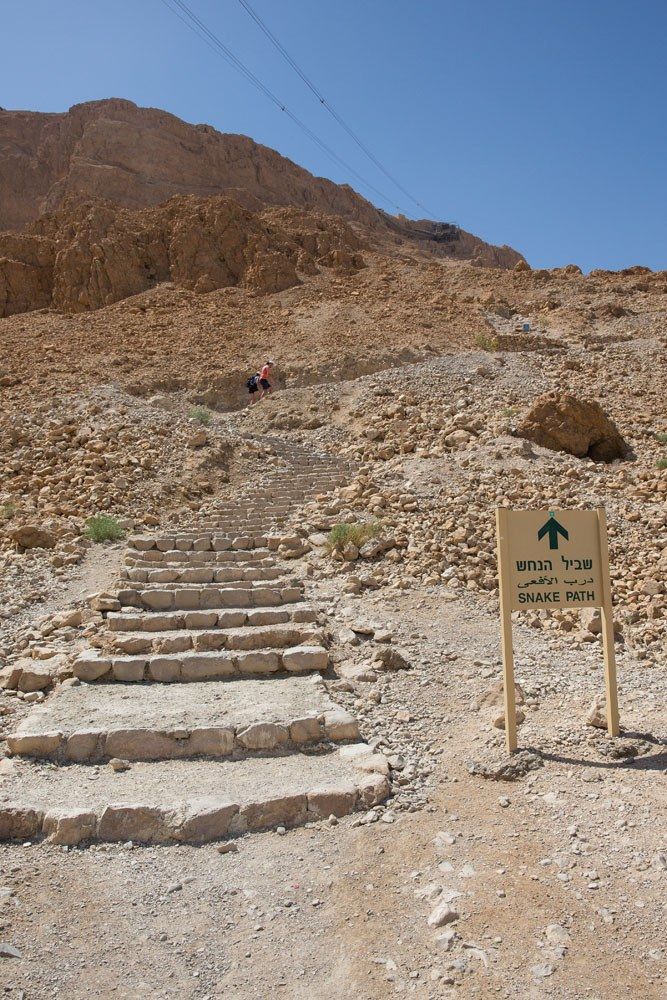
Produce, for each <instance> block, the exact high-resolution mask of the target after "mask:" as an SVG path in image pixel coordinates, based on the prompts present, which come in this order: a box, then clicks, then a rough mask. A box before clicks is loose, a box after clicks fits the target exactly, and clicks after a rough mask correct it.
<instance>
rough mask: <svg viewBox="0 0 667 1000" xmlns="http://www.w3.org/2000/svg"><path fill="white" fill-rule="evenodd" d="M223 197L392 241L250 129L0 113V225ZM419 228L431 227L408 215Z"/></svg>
mask: <svg viewBox="0 0 667 1000" xmlns="http://www.w3.org/2000/svg"><path fill="white" fill-rule="evenodd" d="M188 194H192V195H195V196H197V197H198V198H210V197H214V196H218V195H224V196H226V197H228V198H231V199H232V200H233V201H236V202H238V203H239V204H241V205H242V206H243V207H244V208H247V209H249V210H251V211H259V210H261V209H262V208H264V207H266V206H271V205H273V206H286V205H289V206H293V207H296V208H300V209H304V210H307V211H316V212H326V213H327V214H330V215H336V216H339V217H341V218H343V219H346V220H347V221H348V222H353V223H355V224H357V225H359V226H361V227H363V228H364V229H365V230H368V231H373V232H375V233H376V234H377V235H378V237H379V238H385V239H391V241H392V242H396V240H397V237H396V235H395V230H396V225H397V220H393V225H390V223H391V220H392V217H389V216H385V215H383V213H381V212H379V211H378V210H377V209H376V208H375V207H374V206H373V205H372V204H371V203H370V202H369V201H366V199H365V198H362V197H361V195H359V194H357V192H356V191H354V190H353V189H352V188H351V187H350V186H349V185H347V184H334V183H333V181H330V180H327V179H326V178H324V177H314V176H313V175H312V174H310V173H309V172H308V171H307V170H304V169H303V167H299V166H298V165H297V164H296V163H293V162H292V161H291V160H288V159H286V158H285V157H284V156H281V155H280V154H279V153H277V152H276V151H275V150H273V149H269V148H267V147H266V146H261V145H259V144H258V143H256V142H253V140H252V139H249V138H248V137H247V136H244V135H229V134H224V133H221V132H218V131H216V129H214V128H212V127H211V126H210V125H190V124H188V123H187V122H184V121H181V120H180V119H179V118H176V117H175V116H174V115H170V114H168V113H167V112H165V111H160V110H158V109H155V108H139V107H137V106H136V104H133V103H132V102H131V101H125V100H120V99H117V98H112V99H110V100H104V101H90V102H88V103H85V104H76V105H74V107H72V108H70V109H69V111H67V112H65V113H64V114H42V113H38V112H32V111H3V110H1V109H0V231H1V230H3V229H12V230H23V229H25V228H26V227H27V226H29V225H30V224H31V223H33V222H35V221H36V220H37V219H38V218H40V216H42V215H43V214H45V213H52V212H56V211H58V210H59V209H61V208H62V207H63V206H64V205H66V204H68V203H70V204H71V203H72V202H89V201H91V200H100V199H102V200H105V201H109V202H113V203H114V204H116V205H120V206H121V207H123V208H130V209H139V208H148V207H153V206H156V205H160V204H163V203H164V202H166V201H168V200H169V199H170V198H173V197H175V196H177V195H188ZM403 221H404V222H405V223H406V225H403V224H402V223H401V225H400V227H399V230H400V233H401V237H405V239H402V238H398V242H406V241H407V242H410V241H411V239H413V238H415V239H416V237H413V236H411V231H410V227H416V229H417V230H418V231H421V232H422V234H423V231H424V230H428V229H429V228H430V227H431V226H432V223H430V222H424V221H421V222H418V223H410V222H409V220H403ZM418 242H419V246H420V248H421V249H426V250H429V251H431V252H433V253H436V254H437V253H446V254H447V255H449V256H458V257H464V258H466V259H472V260H474V261H475V262H477V263H480V264H483V265H488V266H494V267H513V266H514V264H516V262H517V261H518V260H520V255H519V254H517V253H516V251H514V250H512V249H511V248H510V247H493V246H490V245H489V244H488V243H485V242H484V241H483V240H480V239H477V238H476V237H475V236H471V235H470V234H468V233H462V234H461V240H460V241H459V242H458V243H457V244H455V245H454V246H453V247H449V248H448V249H445V250H443V249H442V248H441V247H440V246H439V245H438V244H437V243H434V242H432V241H430V240H428V238H427V239H426V240H425V241H424V239H423V238H422V239H420V240H419V241H418Z"/></svg>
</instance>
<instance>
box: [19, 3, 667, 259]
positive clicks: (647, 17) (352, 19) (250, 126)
mask: <svg viewBox="0 0 667 1000" xmlns="http://www.w3.org/2000/svg"><path fill="white" fill-rule="evenodd" d="M250 2H251V3H252V6H253V7H254V8H255V9H256V11H257V12H258V13H259V14H260V15H261V17H262V18H263V19H264V20H265V21H266V23H267V24H268V25H269V27H270V28H271V29H272V30H273V31H274V33H275V34H276V35H277V36H278V37H279V38H280V40H281V41H282V42H283V44H284V45H285V47H286V48H287V49H288V51H289V52H290V53H291V54H292V56H293V57H294V58H295V59H296V60H297V62H299V64H300V65H301V66H302V68H303V69H304V71H305V72H306V74H307V75H308V76H309V77H310V78H311V79H312V80H313V81H314V83H315V84H316V85H317V86H318V87H319V88H320V90H321V91H322V92H323V93H324V94H325V96H326V97H327V99H328V100H329V101H330V103H331V104H332V105H333V106H334V107H335V108H336V109H337V110H338V112H339V113H340V114H341V116H342V117H343V118H344V119H345V120H346V121H347V122H348V123H349V124H350V125H351V126H352V127H353V128H354V130H355V131H356V132H357V133H358V134H359V135H360V136H361V137H362V138H363V140H364V142H365V143H366V144H367V145H368V146H369V147H370V148H371V149H372V150H373V152H374V153H375V155H376V156H377V157H378V159H380V160H381V161H382V162H383V164H384V165H385V166H386V167H387V168H388V169H389V171H390V172H391V173H392V174H393V175H394V176H395V177H396V178H398V179H399V180H400V181H401V183H402V185H403V186H404V187H405V188H406V189H408V190H409V191H410V193H411V194H413V195H414V197H415V198H416V199H417V200H418V201H420V202H421V203H422V204H424V205H426V206H427V207H428V208H429V210H430V211H431V212H432V213H433V214H434V215H435V216H436V217H439V218H442V219H444V220H454V221H456V222H458V223H459V224H460V225H461V226H463V227H464V228H465V229H468V230H470V231H471V232H474V233H476V234H477V235H480V236H482V237H484V238H485V239H487V240H490V241H491V242H494V243H509V244H510V245H512V246H515V247H516V248H517V249H519V250H521V251H522V252H523V253H524V254H525V255H526V256H527V258H528V260H529V261H530V262H531V264H533V266H537V267H539V266H543V267H549V266H558V265H562V264H567V263H570V262H574V263H578V264H580V265H581V266H582V267H583V268H584V269H586V270H588V269H590V268H593V267H609V268H619V267H625V266H628V265H631V264H636V263H642V264H647V265H648V266H650V267H653V268H656V269H657V268H667V239H666V227H667V172H666V166H667V59H666V58H665V42H666V39H667V3H665V2H664V0H557V2H555V3H554V2H551V3H547V2H546V0H505V2H501V0H409V2H408V0H337V2H336V3H329V2H327V3H325V2H323V0H250ZM188 3H189V5H190V7H191V8H192V9H193V10H194V11H195V12H196V13H197V14H198V15H199V17H200V18H201V19H202V20H203V21H205V22H206V24H207V25H208V26H209V27H210V28H211V29H212V30H213V31H215V33H216V34H217V35H218V36H219V37H220V38H221V40H222V41H224V42H225V43H226V44H227V45H228V46H229V47H230V48H232V49H233V51H234V52H235V54H236V55H237V56H238V57H239V58H241V59H242V60H243V61H244V62H245V63H246V64H247V65H248V66H249V67H250V68H251V69H252V70H253V71H254V72H255V73H256V75H257V76H259V77H260V78H261V79H262V80H263V81H265V82H266V83H267V85H268V86H269V87H270V88H271V90H273V91H274V93H275V94H277V95H278V96H279V97H280V98H281V100H283V101H284V102H285V104H286V105H287V106H288V107H289V108H290V110H292V111H293V112H294V113H295V114H296V115H297V116H298V117H299V118H301V119H302V120H303V121H305V122H306V123H307V124H308V125H309V127H310V128H311V129H312V130H313V131H315V132H316V133H317V134H318V135H319V136H320V137H321V138H322V139H323V140H324V141H325V142H326V143H327V144H328V145H330V146H331V147H333V148H334V149H335V150H336V152H337V153H338V154H339V155H340V156H341V157H342V158H343V159H344V160H346V161H347V162H348V163H349V164H350V165H352V166H353V167H354V168H355V169H356V170H357V171H358V172H359V173H360V174H362V175H363V176H364V177H365V178H367V179H368V180H369V181H370V182H371V183H372V184H373V185H374V186H375V187H377V188H379V189H381V190H382V191H383V192H386V193H387V194H388V195H390V196H391V199H392V200H394V199H395V200H396V201H397V202H399V203H400V204H402V205H404V206H405V207H406V208H407V209H408V212H409V214H412V215H414V216H418V215H420V214H421V213H420V212H419V210H418V209H417V208H416V206H415V205H414V204H412V202H410V201H409V200H408V199H406V197H405V196H404V195H403V194H402V193H401V192H400V191H398V190H397V189H396V188H394V187H393V185H392V184H391V182H390V181H389V180H388V179H387V178H386V177H384V176H383V175H382V174H381V173H380V172H379V171H378V170H377V169H376V167H375V166H374V165H373V164H372V163H370V162H369V161H368V160H366V158H365V156H364V155H363V153H362V152H361V151H360V150H359V149H358V148H357V147H356V146H355V145H354V143H353V142H352V140H351V139H350V138H349V137H348V136H347V135H346V134H345V132H344V131H342V129H340V127H339V126H338V125H337V124H336V122H335V121H334V120H333V119H332V118H330V117H329V115H328V114H327V113H326V112H325V111H324V110H323V109H322V108H321V107H320V106H319V104H318V102H317V101H316V99H315V98H314V97H313V95H312V94H311V93H310V91H308V89H307V88H306V87H305V86H304V84H303V83H302V82H301V81H300V80H299V78H298V77H297V76H296V75H295V74H294V72H293V70H292V69H290V67H289V66H288V65H287V63H286V62H284V61H283V59H282V57H281V56H280V55H279V54H278V52H276V51H275V49H274V48H273V47H272V46H271V44H270V42H269V41H268V39H266V38H265V37H264V35H262V34H261V32H260V30H259V28H258V27H257V26H256V25H255V24H254V23H253V21H252V20H251V19H250V17H249V16H248V14H247V13H246V11H245V10H244V9H243V8H242V6H241V4H240V3H239V0H188ZM2 35H3V45H2V48H3V54H2V60H1V62H0V105H2V106H3V107H5V108H8V109H16V108H27V109H31V110H39V111H63V110H65V109H67V108H68V107H69V106H70V105H72V104H76V103H79V102H81V101H86V100H94V99H99V98H103V97H111V96H114V97H125V98H128V99H130V100H133V101H135V102H136V103H137V104H141V105H148V106H153V107H160V108H164V109H166V110H168V111H171V112H173V113H174V114H176V115H179V116H180V117H182V118H184V119H186V120H187V121H190V122H207V123H210V124H212V125H214V126H215V127H216V128H218V129H220V130H221V131H225V132H241V133H244V134H246V135H250V136H252V137H253V138H254V139H256V140H257V141H258V142H262V143H265V144H266V145H268V146H272V147H274V148H275V149H277V150H279V151H280V152H281V153H283V154H284V155H286V156H289V157H290V158H291V159H293V160H295V161H297V162H298V163H301V164H302V165H303V166H305V167H307V168H308V169H309V170H311V171H312V172H313V173H316V174H321V175H324V176H327V177H331V178H332V179H333V180H336V181H339V182H343V181H347V182H349V183H351V184H352V185H353V187H355V188H356V189H357V190H359V191H360V192H361V193H362V194H364V195H367V196H369V197H370V199H371V200H372V201H374V202H375V203H376V204H379V205H380V206H381V207H385V208H386V207H388V206H387V204H386V203H383V202H382V201H381V200H380V199H379V198H378V197H377V196H376V195H375V194H374V193H373V192H369V191H368V190H367V189H366V188H364V187H363V185H362V184H361V183H360V182H359V181H358V180H357V178H355V177H354V176H352V175H350V174H349V173H348V172H347V171H346V170H345V169H344V168H342V167H341V166H340V165H338V164H336V163H333V162H331V160H330V159H329V158H328V157H327V156H326V154H325V153H323V152H322V151H321V150H320V149H319V148H318V147H317V146H315V145H314V144H313V143H312V142H311V141H310V139H308V138H307V137H306V136H305V135H304V134H303V133H302V132H301V131H300V130H299V129H298V128H297V126H296V125H294V124H293V123H292V122H290V121H289V119H287V118H286V116H285V115H284V114H282V113H281V112H280V111H279V110H277V109H276V108H275V107H274V105H273V104H271V103H270V102H269V101H268V100H267V99H266V98H265V97H264V96H262V95H261V94H260V93H259V92H258V91H256V90H255V89H254V88H253V87H252V86H251V85H250V84H249V83H247V82H246V81H245V80H243V79H242V77H240V76H239V75H238V74H237V73H236V71H235V70H233V69H232V68H231V67H230V66H229V65H228V64H227V63H226V62H223V60H222V59H221V58H220V57H219V56H217V55H216V54H215V52H213V51H212V50H211V49H210V48H208V47H207V46H206V45H205V44H204V43H203V42H202V41H201V40H200V39H199V38H197V37H196V36H195V35H194V34H192V33H191V32H189V31H188V29H187V28H186V27H185V26H184V25H183V23H182V22H181V21H179V20H178V19H177V18H176V17H175V16H174V15H173V14H172V13H170V12H169V11H168V10H167V9H166V7H165V6H164V4H163V3H162V2H161V0H111V2H106V3H102V2H94V0H60V2H58V3H56V2H55V0H23V2H22V3H6V4H3V11H2Z"/></svg>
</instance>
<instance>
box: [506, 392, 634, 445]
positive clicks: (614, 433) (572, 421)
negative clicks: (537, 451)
mask: <svg viewBox="0 0 667 1000" xmlns="http://www.w3.org/2000/svg"><path fill="white" fill-rule="evenodd" d="M517 433H518V434H519V436H520V437H524V438H527V439H528V440H529V441H533V442H534V443H535V444H537V445H541V447H543V448H551V449H552V450H553V451H566V452H567V453H568V454H570V455H576V457H577V458H585V457H588V458H592V459H594V460H595V461H596V462H613V461H614V459H615V458H625V456H626V455H627V453H628V446H627V444H626V442H625V441H624V440H623V438H622V436H621V434H620V432H619V430H618V428H617V427H616V424H615V423H614V422H613V420H611V419H610V418H609V417H608V416H607V414H606V413H605V412H604V410H603V409H602V407H601V406H600V404H599V403H597V402H596V401H595V400H592V399H578V398H577V397H576V396H572V395H570V394H569V393H565V392H558V391H554V392H547V393H545V394H544V395H543V396H540V397H539V398H538V399H536V400H535V402H534V403H533V405H532V406H531V408H530V410H529V411H528V413H526V415H525V416H524V418H523V420H522V421H521V423H520V424H519V426H518V428H517Z"/></svg>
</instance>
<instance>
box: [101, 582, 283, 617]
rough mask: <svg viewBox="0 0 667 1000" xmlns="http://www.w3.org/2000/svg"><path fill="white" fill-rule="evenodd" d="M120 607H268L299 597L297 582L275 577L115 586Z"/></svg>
mask: <svg viewBox="0 0 667 1000" xmlns="http://www.w3.org/2000/svg"><path fill="white" fill-rule="evenodd" d="M117 597H118V600H119V601H120V604H121V606H122V607H130V608H146V609H147V610H148V611H197V610H202V611H208V610H212V609H213V608H249V607H254V608H269V607H276V606H278V605H281V604H290V603H293V602H296V601H301V599H302V598H303V589H302V587H301V586H293V585H289V584H288V585H285V586H282V585H281V584H280V581H275V582H274V585H273V586H271V587H267V586H264V585H263V586H259V585H257V586H255V585H254V584H253V583H251V582H247V581H246V582H245V583H244V584H243V585H242V584H240V583H236V584H229V585H228V586H225V584H219V585H218V586H215V587H214V586H210V587H197V586H187V585H182V586H180V587H179V588H178V589H169V586H168V585H167V586H165V587H163V588H161V589H159V590H158V589H155V590H144V589H137V590H134V589H133V590H119V591H118V594H117Z"/></svg>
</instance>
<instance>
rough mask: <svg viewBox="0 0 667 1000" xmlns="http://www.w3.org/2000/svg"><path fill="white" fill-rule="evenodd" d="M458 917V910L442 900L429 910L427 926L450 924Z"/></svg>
mask: <svg viewBox="0 0 667 1000" xmlns="http://www.w3.org/2000/svg"><path fill="white" fill-rule="evenodd" d="M458 919H459V913H458V910H455V909H454V907H453V906H450V904H449V903H447V902H444V901H443V902H442V903H438V904H437V906H436V907H435V908H434V909H433V910H431V913H430V914H429V918H428V920H427V923H428V925H429V927H444V925H445V924H451V923H453V922H454V921H455V920H458Z"/></svg>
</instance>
